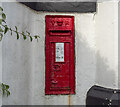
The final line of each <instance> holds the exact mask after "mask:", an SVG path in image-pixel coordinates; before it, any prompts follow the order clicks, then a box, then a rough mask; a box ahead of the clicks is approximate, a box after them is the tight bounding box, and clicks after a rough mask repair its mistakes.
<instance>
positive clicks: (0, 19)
mask: <svg viewBox="0 0 120 107" xmlns="http://www.w3.org/2000/svg"><path fill="white" fill-rule="evenodd" d="M8 31H10V34H11V35H13V33H15V34H16V37H17V40H18V39H19V38H20V36H22V38H23V39H24V40H26V39H27V38H29V40H30V41H31V42H32V41H33V39H36V40H37V41H38V39H39V38H40V37H39V36H38V35H35V36H31V34H30V32H28V31H26V32H24V31H22V32H19V31H18V28H17V26H15V28H14V29H12V28H10V27H8V26H7V24H6V15H5V13H4V12H3V8H2V7H0V41H1V40H2V38H3V37H4V35H5V34H6V33H7V32H8Z"/></svg>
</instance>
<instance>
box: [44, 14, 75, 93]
mask: <svg viewBox="0 0 120 107" xmlns="http://www.w3.org/2000/svg"><path fill="white" fill-rule="evenodd" d="M48 18H71V19H72V26H71V32H72V33H71V35H69V36H71V39H70V40H69V38H68V39H66V40H64V39H65V38H59V37H58V38H56V37H55V36H54V37H55V38H56V39H55V42H58V43H59V42H62V43H64V42H70V53H69V54H70V65H71V66H70V71H69V72H70V79H69V82H70V89H66V90H62V89H60V90H59V89H55V90H51V89H50V85H49V84H50V61H49V57H50V55H49V52H50V46H49V44H50V37H49V36H50V35H49V33H48ZM45 19H46V20H45V22H46V28H45V34H46V37H45V66H46V67H45V71H46V72H45V94H46V95H57V94H65V95H66V94H67V95H69V94H75V36H74V16H68V15H46V17H45ZM65 36H66V37H67V35H65ZM69 36H68V37H69ZM64 60H66V58H65V59H64ZM62 63H63V62H62Z"/></svg>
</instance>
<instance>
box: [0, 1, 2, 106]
mask: <svg viewBox="0 0 120 107" xmlns="http://www.w3.org/2000/svg"><path fill="white" fill-rule="evenodd" d="M0 6H2V3H0ZM1 82H2V41H0V83H1ZM0 89H1V87H0ZM1 105H2V96H1V92H0V106H1Z"/></svg>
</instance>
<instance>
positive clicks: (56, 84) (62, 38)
mask: <svg viewBox="0 0 120 107" xmlns="http://www.w3.org/2000/svg"><path fill="white" fill-rule="evenodd" d="M45 47H46V48H45V54H46V55H45V57H46V76H45V77H46V78H45V94H46V95H47V94H48V95H49V94H74V93H75V56H74V55H75V54H74V53H75V52H74V17H73V16H62V15H47V16H46V37H45Z"/></svg>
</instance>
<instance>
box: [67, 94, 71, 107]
mask: <svg viewBox="0 0 120 107" xmlns="http://www.w3.org/2000/svg"><path fill="white" fill-rule="evenodd" d="M70 104H71V103H70V95H69V104H68V107H70Z"/></svg>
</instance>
